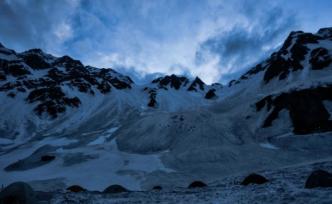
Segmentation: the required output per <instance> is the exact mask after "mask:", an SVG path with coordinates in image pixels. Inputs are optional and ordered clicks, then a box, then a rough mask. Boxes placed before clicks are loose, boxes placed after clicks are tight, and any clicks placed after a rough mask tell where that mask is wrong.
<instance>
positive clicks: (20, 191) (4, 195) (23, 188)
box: [0, 182, 37, 204]
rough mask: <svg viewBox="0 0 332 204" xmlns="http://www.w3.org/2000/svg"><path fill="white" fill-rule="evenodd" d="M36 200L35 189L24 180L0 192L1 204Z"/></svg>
mask: <svg viewBox="0 0 332 204" xmlns="http://www.w3.org/2000/svg"><path fill="white" fill-rule="evenodd" d="M36 202H37V201H36V196H35V192H34V190H33V189H32V188H31V187H30V185H29V184H27V183H24V182H15V183H12V184H10V185H9V186H7V187H6V188H5V189H3V190H2V191H1V192H0V204H34V203H36Z"/></svg>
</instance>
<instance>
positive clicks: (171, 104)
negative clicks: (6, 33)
mask: <svg viewBox="0 0 332 204" xmlns="http://www.w3.org/2000/svg"><path fill="white" fill-rule="evenodd" d="M0 103H1V108H0V115H1V118H0V154H1V155H0V168H1V174H0V175H1V177H2V178H0V180H1V181H3V182H4V183H5V184H7V183H10V182H12V181H14V180H25V181H33V182H32V183H35V185H37V184H36V180H43V182H44V184H45V183H47V184H48V185H51V186H52V188H54V186H57V187H59V186H60V187H61V186H62V185H69V184H74V183H75V184H81V185H83V186H86V187H87V188H90V189H92V190H93V189H103V188H104V187H106V186H108V185H109V184H110V183H121V184H122V185H125V186H127V187H129V188H132V189H141V188H150V187H151V186H153V185H157V184H158V185H163V186H183V185H187V182H189V181H191V180H192V179H193V178H197V179H203V180H206V181H207V182H213V181H214V180H215V179H217V178H222V177H224V176H227V175H230V174H238V173H243V172H250V171H255V170H261V169H269V168H276V167H281V166H285V165H290V164H296V163H303V162H308V161H315V160H320V159H324V158H325V159H326V158H329V157H330V155H331V153H332V146H331V144H332V137H331V131H332V118H331V114H332V28H323V29H320V30H319V31H318V32H317V33H315V34H311V33H304V32H301V31H299V32H292V33H290V35H289V36H288V38H287V39H286V41H285V42H284V44H283V45H282V47H281V48H280V49H279V50H278V51H277V52H275V53H273V54H272V55H271V56H270V57H269V58H268V59H266V60H265V61H263V62H262V63H260V64H258V65H257V66H255V67H253V68H252V69H250V70H249V71H248V72H247V73H245V74H244V75H243V76H241V77H240V78H239V79H238V80H233V81H231V82H230V83H229V84H228V85H227V86H222V85H220V84H212V85H207V84H205V83H204V82H203V81H202V80H201V79H199V78H198V77H196V78H195V79H189V78H186V77H183V76H176V75H170V76H163V77H160V78H157V79H155V80H153V81H151V82H150V83H147V84H144V85H137V84H135V82H133V81H132V80H131V79H130V77H128V76H124V75H122V74H120V73H118V72H116V71H114V70H112V69H99V68H95V67H91V66H84V65H83V64H82V63H81V62H80V61H78V60H74V59H72V58H70V57H68V56H63V57H54V56H52V55H50V54H46V53H44V52H43V51H42V50H39V49H32V50H28V51H26V52H23V53H16V52H15V51H13V50H10V49H8V48H6V47H4V46H3V45H1V44H0ZM43 156H51V157H47V158H52V159H49V160H47V161H44V160H43V159H41V158H45V157H43ZM83 178H84V179H83ZM86 178H89V179H90V180H89V181H86ZM37 183H38V182H37ZM39 183H40V182H39ZM60 187H59V188H60Z"/></svg>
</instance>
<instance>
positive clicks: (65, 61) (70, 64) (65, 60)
mask: <svg viewBox="0 0 332 204" xmlns="http://www.w3.org/2000/svg"><path fill="white" fill-rule="evenodd" d="M52 65H53V66H63V67H65V68H66V69H67V70H72V69H75V68H78V69H80V68H83V67H84V66H83V64H82V63H81V62H80V61H79V60H74V59H73V58H71V57H69V56H67V55H65V56H63V57H60V58H58V59H56V60H55V61H54V62H53V64H52Z"/></svg>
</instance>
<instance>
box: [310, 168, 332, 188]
mask: <svg viewBox="0 0 332 204" xmlns="http://www.w3.org/2000/svg"><path fill="white" fill-rule="evenodd" d="M318 187H332V174H330V173H329V172H327V171H324V170H316V171H314V172H312V173H311V174H310V176H309V177H308V179H307V181H306V183H305V188H318Z"/></svg>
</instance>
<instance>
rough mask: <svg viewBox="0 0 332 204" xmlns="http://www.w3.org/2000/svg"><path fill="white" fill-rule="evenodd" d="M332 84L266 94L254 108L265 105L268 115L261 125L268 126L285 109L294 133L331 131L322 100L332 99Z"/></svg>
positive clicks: (331, 122)
mask: <svg viewBox="0 0 332 204" xmlns="http://www.w3.org/2000/svg"><path fill="white" fill-rule="evenodd" d="M331 93H332V85H330V86H325V87H316V88H312V89H304V90H299V91H292V92H289V93H282V94H280V95H278V96H267V97H265V98H264V99H262V100H260V101H259V102H257V103H256V110H257V111H260V110H261V109H262V108H263V107H265V106H266V107H267V110H268V111H270V110H271V109H272V111H270V112H269V115H268V116H267V117H266V119H265V121H264V124H263V127H269V126H271V125H272V122H273V121H274V120H275V119H276V118H278V114H279V112H280V111H281V110H283V109H287V110H288V111H289V115H290V118H291V120H292V123H293V127H294V129H293V132H294V133H295V134H309V133H315V132H327V131H332V120H330V119H329V118H330V114H329V112H328V111H327V110H326V108H325V106H324V104H323V101H324V100H332V95H331Z"/></svg>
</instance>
